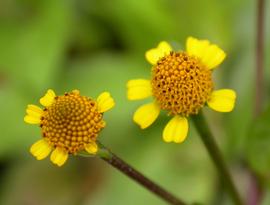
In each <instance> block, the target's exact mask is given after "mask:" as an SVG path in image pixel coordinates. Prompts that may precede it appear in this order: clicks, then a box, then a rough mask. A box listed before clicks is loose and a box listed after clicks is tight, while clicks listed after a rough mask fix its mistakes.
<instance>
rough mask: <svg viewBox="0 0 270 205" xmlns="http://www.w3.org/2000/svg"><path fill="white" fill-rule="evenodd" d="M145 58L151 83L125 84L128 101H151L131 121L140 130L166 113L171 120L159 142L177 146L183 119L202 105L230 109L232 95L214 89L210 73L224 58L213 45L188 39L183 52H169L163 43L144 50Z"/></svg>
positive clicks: (181, 138) (182, 134)
mask: <svg viewBox="0 0 270 205" xmlns="http://www.w3.org/2000/svg"><path fill="white" fill-rule="evenodd" d="M145 57H146V59H147V60H148V61H149V62H150V63H151V64H152V78H151V80H146V79H134V80H130V81H129V82H128V83H127V97H128V99H129V100H140V99H144V98H147V97H150V96H153V98H154V101H153V102H151V103H148V104H145V105H142V106H141V107H139V108H138V109H137V110H136V112H135V113H134V116H133V120H134V121H135V122H136V123H137V124H138V125H139V126H140V127H141V128H142V129H144V128H147V127H148V126H150V125H151V124H152V123H153V122H154V121H155V120H156V119H157V117H158V115H159V113H160V110H161V109H162V110H167V111H168V113H169V115H172V116H173V117H172V119H171V120H170V121H169V122H168V124H167V125H166V126H165V128H164V130H163V139H164V141H165V142H176V143H180V142H183V141H184V140H185V138H186V137H187V133H188V127H189V126H188V120H187V117H188V116H189V115H195V114H198V112H199V111H200V109H201V108H202V107H203V106H204V105H205V104H207V105H208V106H209V107H210V108H212V109H213V110H215V111H219V112H230V111H232V110H233V108H234V104H235V99H236V93H235V92H234V91H233V90H230V89H221V90H214V83H213V80H212V70H213V69H214V68H216V67H217V66H218V65H219V64H220V63H221V62H222V61H223V60H224V58H225V57H226V54H225V53H224V51H223V50H221V49H220V48H219V47H218V46H217V45H214V44H211V43H210V42H209V41H207V40H198V39H196V38H193V37H189V38H188V39H187V42H186V51H173V50H172V48H171V46H170V45H169V44H168V43H167V42H165V41H163V42H161V43H159V44H158V46H157V48H153V49H150V50H149V51H147V52H146V54H145Z"/></svg>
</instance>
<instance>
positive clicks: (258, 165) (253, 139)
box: [246, 107, 270, 186]
mask: <svg viewBox="0 0 270 205" xmlns="http://www.w3.org/2000/svg"><path fill="white" fill-rule="evenodd" d="M269 122H270V107H269V108H268V109H267V110H266V111H265V112H264V113H263V114H262V115H261V116H259V117H258V118H257V119H255V120H254V121H253V122H252V125H250V130H249V134H248V137H247V141H246V153H247V155H246V156H247V159H248V162H249V164H250V166H251V167H252V169H254V171H255V172H256V173H257V174H258V175H259V176H260V177H262V179H263V180H262V182H263V183H265V184H267V185H268V186H270V173H269V170H270V149H269V147H270V124H269Z"/></svg>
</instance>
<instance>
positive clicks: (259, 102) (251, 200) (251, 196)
mask: <svg viewBox="0 0 270 205" xmlns="http://www.w3.org/2000/svg"><path fill="white" fill-rule="evenodd" d="M264 6H265V1H264V0H257V23H256V32H257V34H256V53H255V59H256V67H255V69H256V80H255V84H256V88H255V96H256V97H255V104H254V117H257V116H258V115H260V113H261V111H262V106H263V92H264V83H263V80H264V79H263V71H264V68H263V63H264V9H265V8H264ZM250 183H251V187H250V188H249V190H248V204H249V205H257V204H260V202H261V200H262V196H263V190H262V184H261V183H260V181H259V179H258V177H257V176H256V175H255V174H254V173H253V172H252V171H250Z"/></svg>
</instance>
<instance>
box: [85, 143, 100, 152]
mask: <svg viewBox="0 0 270 205" xmlns="http://www.w3.org/2000/svg"><path fill="white" fill-rule="evenodd" d="M85 150H86V151H87V152H88V153H90V154H95V153H97V151H98V146H97V144H96V143H95V142H92V143H90V144H87V145H85Z"/></svg>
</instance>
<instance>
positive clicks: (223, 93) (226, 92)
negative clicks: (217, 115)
mask: <svg viewBox="0 0 270 205" xmlns="http://www.w3.org/2000/svg"><path fill="white" fill-rule="evenodd" d="M235 100H236V93H235V91H234V90H230V89H221V90H216V91H213V92H212V94H211V97H210V100H209V101H208V102H207V104H208V106H209V107H210V108H212V109H213V110H215V111H218V112H231V111H232V110H233V108H234V104H235Z"/></svg>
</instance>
